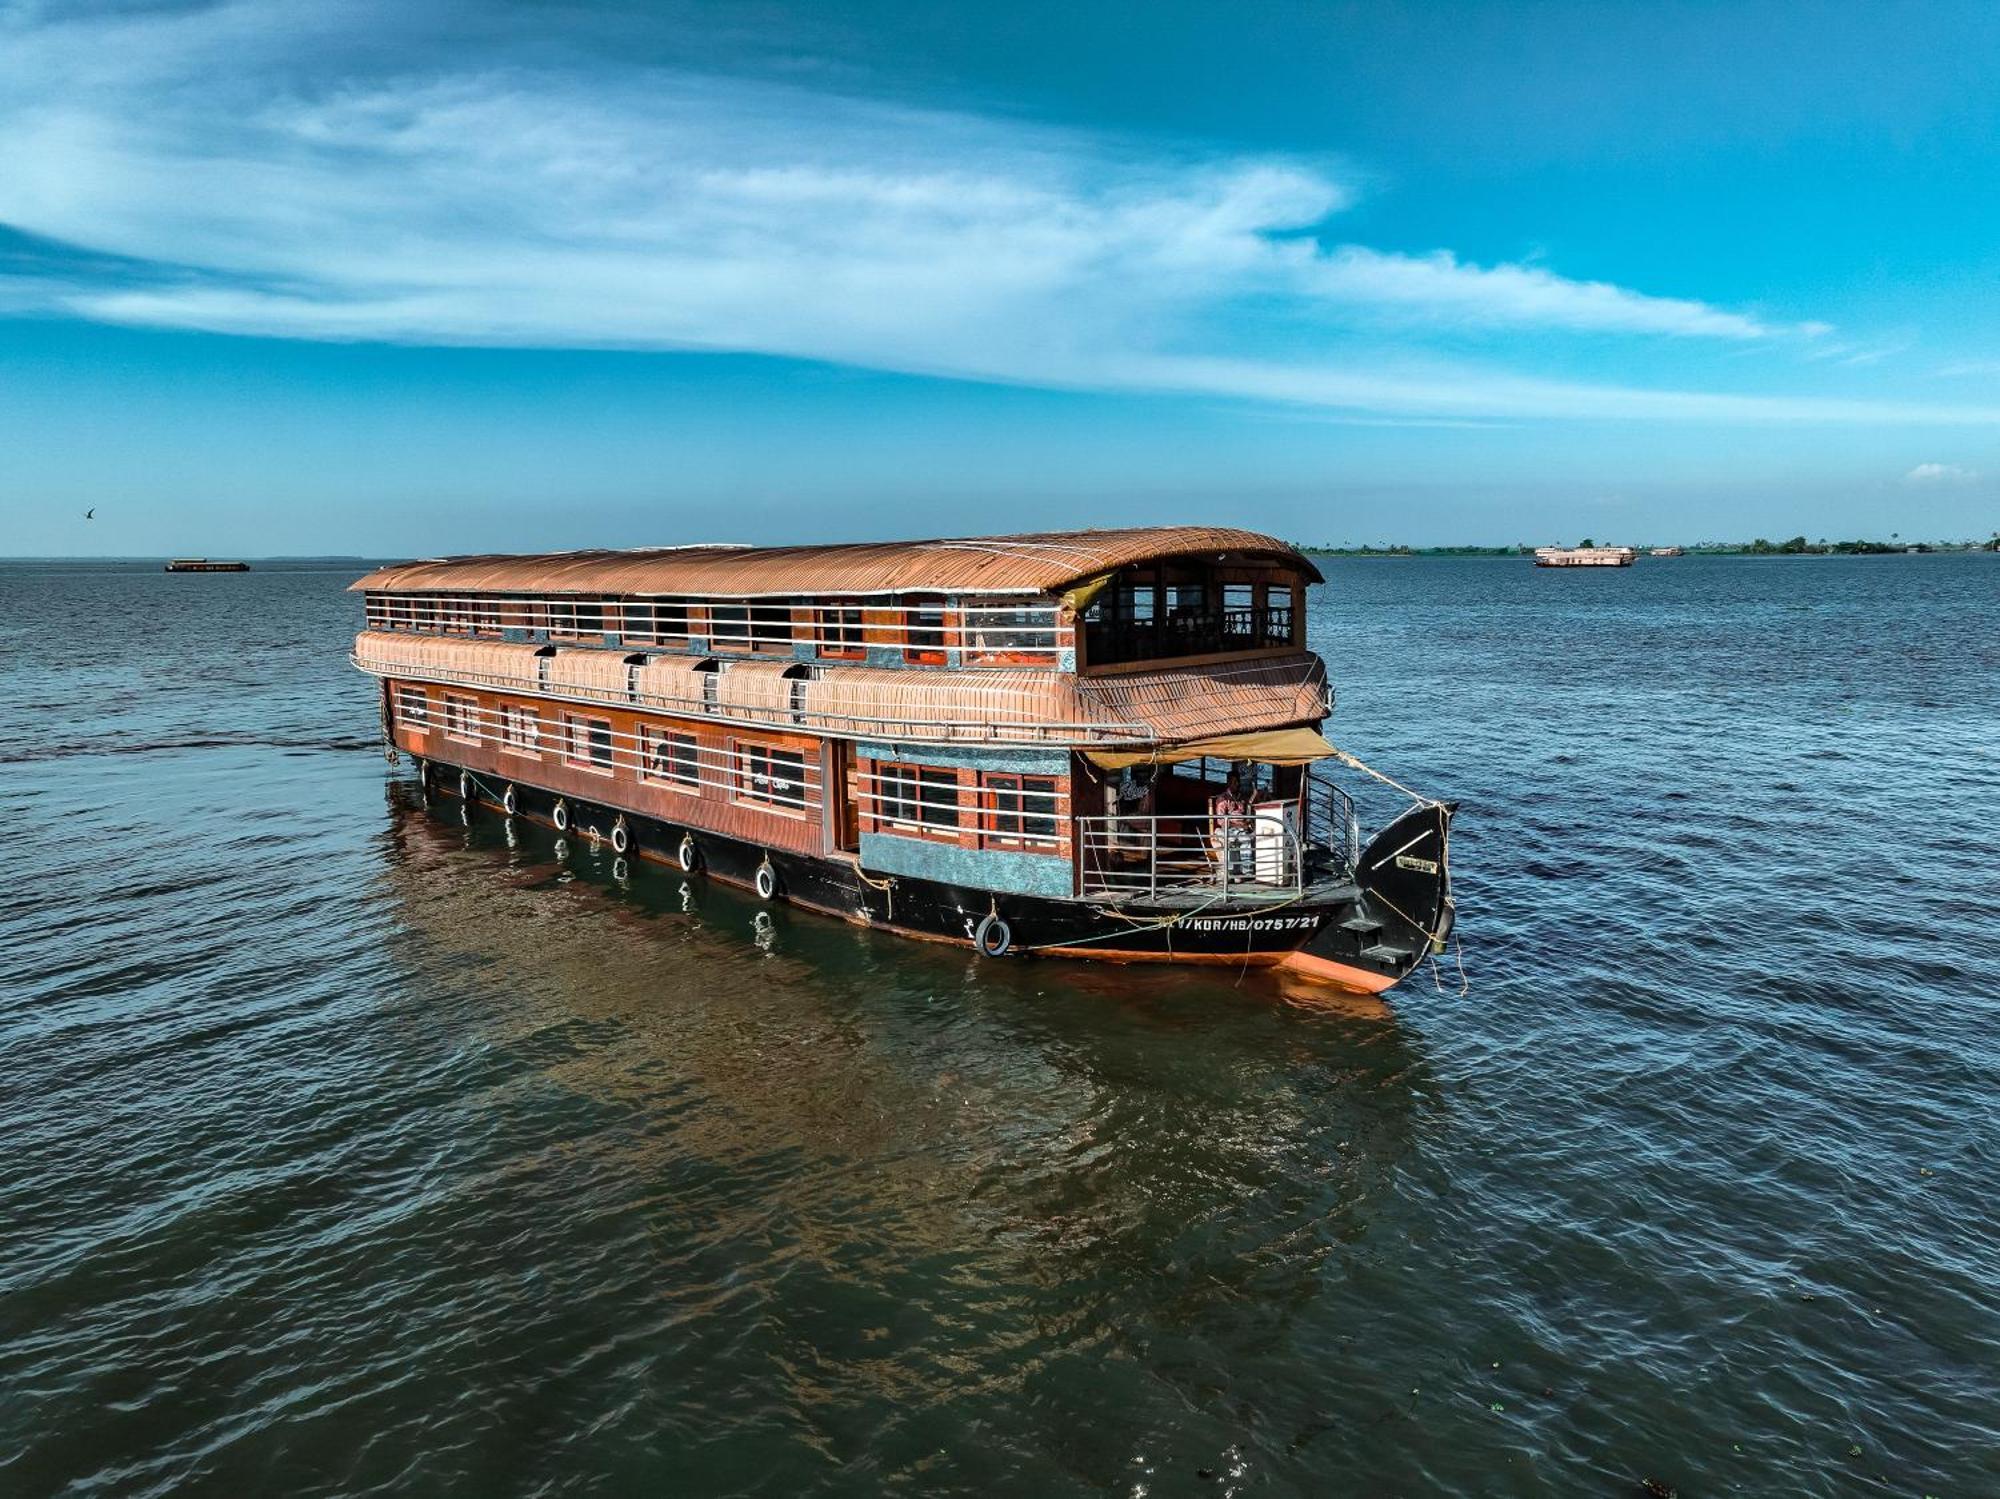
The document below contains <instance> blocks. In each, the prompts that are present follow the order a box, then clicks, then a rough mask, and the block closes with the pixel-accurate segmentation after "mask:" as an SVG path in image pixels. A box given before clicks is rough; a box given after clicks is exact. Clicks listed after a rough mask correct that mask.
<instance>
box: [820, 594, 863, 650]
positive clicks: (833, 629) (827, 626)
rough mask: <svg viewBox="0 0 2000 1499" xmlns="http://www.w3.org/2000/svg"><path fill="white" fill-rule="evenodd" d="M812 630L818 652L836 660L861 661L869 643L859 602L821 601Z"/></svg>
mask: <svg viewBox="0 0 2000 1499" xmlns="http://www.w3.org/2000/svg"><path fill="white" fill-rule="evenodd" d="M813 633H814V635H815V636H816V637H817V640H818V644H819V653H820V655H822V656H825V657H827V658H829V659H831V660H835V661H860V660H863V659H865V658H866V657H867V655H868V646H867V644H866V642H865V641H864V640H863V638H862V634H861V606H860V605H859V604H822V605H820V606H819V607H818V608H817V609H815V610H813Z"/></svg>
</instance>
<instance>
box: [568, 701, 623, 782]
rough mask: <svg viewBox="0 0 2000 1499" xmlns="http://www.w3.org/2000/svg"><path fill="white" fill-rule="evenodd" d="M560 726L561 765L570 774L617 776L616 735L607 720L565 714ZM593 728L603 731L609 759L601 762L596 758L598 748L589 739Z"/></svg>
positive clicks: (591, 739)
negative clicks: (567, 768) (568, 770)
mask: <svg viewBox="0 0 2000 1499" xmlns="http://www.w3.org/2000/svg"><path fill="white" fill-rule="evenodd" d="M562 722H563V743H562V758H563V764H565V765H567V766H569V767H570V768H571V769H572V770H583V771H588V772H590V773H591V774H592V775H600V776H609V775H616V774H617V773H618V734H617V731H616V730H614V729H613V728H612V727H611V720H610V719H608V718H599V717H596V716H595V715H592V714H583V713H565V714H564V715H563V717H562ZM595 728H602V729H603V730H604V748H605V753H606V755H607V756H608V757H609V758H608V759H605V760H602V761H600V760H599V759H598V758H597V756H596V754H595V750H596V748H597V745H596V742H595V740H594V738H593V737H592V735H591V730H592V729H595ZM579 750H581V753H579Z"/></svg>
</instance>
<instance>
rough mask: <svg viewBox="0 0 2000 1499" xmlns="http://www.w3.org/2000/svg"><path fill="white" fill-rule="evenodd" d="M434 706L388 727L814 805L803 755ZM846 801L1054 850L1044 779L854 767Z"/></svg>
mask: <svg viewBox="0 0 2000 1499" xmlns="http://www.w3.org/2000/svg"><path fill="white" fill-rule="evenodd" d="M439 697H440V699H441V700H440V702H439V703H438V706H437V719H436V720H433V718H432V706H433V705H432V693H431V691H430V690H429V689H426V688H423V687H414V686H408V685H399V686H398V687H397V689H396V716H397V719H398V721H399V722H401V723H402V724H403V725H405V726H406V727H408V728H411V729H418V730H428V729H429V728H431V727H432V726H433V723H434V722H436V723H437V725H438V726H439V727H441V728H442V729H443V731H444V734H445V737H446V738H448V739H451V740H455V741H457V742H460V743H464V744H473V745H478V744H495V745H497V746H498V747H499V748H500V750H501V752H502V753H503V754H517V755H521V756H524V757H533V758H540V757H541V756H542V755H543V754H545V753H552V754H555V755H557V756H559V757H560V758H561V760H562V761H563V763H564V764H566V765H569V766H571V767H573V768H575V769H578V770H587V771H591V772H594V773H596V774H600V775H616V774H618V773H619V772H620V771H621V770H630V771H631V772H632V773H633V774H634V775H635V776H636V778H637V779H638V780H639V781H641V782H643V783H645V784H648V785H656V786H661V787H665V788H667V789H669V790H674V791H681V792H685V793H687V794H689V795H700V794H702V793H703V792H705V791H706V792H714V793H717V794H720V795H724V796H727V797H729V798H731V799H732V800H735V801H738V802H743V803H750V804H755V805H758V806H763V807H769V808H773V809H776V810H779V811H787V812H792V813H797V814H804V813H806V812H809V811H815V810H817V809H818V808H819V807H820V805H821V800H822V798H821V788H820V784H819V764H818V761H817V759H816V758H814V757H811V756H809V755H808V754H807V753H806V752H805V751H803V750H799V749H793V748H788V747H786V746H783V745H774V744H768V743H764V742H762V741H759V740H755V739H746V738H740V737H732V738H730V739H729V740H728V741H727V743H726V744H723V745H712V744H705V743H703V742H702V741H701V740H700V739H698V738H697V737H696V735H694V734H693V733H691V732H689V731H687V730H683V729H675V728H669V727H666V726H663V725H658V724H641V725H640V726H639V727H638V730H637V732H636V733H625V732H623V731H620V730H618V729H615V728H614V727H613V725H612V722H611V720H610V719H608V718H603V717H599V716H597V715H595V714H590V713H576V712H567V711H551V712H548V713H546V714H545V713H544V712H543V710H541V709H539V708H534V707H529V706H527V705H525V704H520V703H502V704H500V705H499V706H498V707H496V708H487V707H485V706H483V705H482V704H481V703H480V701H479V700H478V699H477V698H474V697H472V696H470V695H467V694H464V693H457V692H444V693H441V694H439ZM853 795H854V799H855V801H856V803H857V805H858V808H859V810H860V811H861V812H862V813H863V815H864V816H865V817H866V819H867V823H868V826H869V828H870V829H871V830H872V831H875V832H885V833H892V834H897V835H900V836H904V837H918V838H928V839H933V840H936V841H940V842H946V843H956V844H961V845H968V846H973V847H980V848H1012V849H1034V850H1040V851H1043V852H1054V851H1056V850H1057V848H1058V847H1059V846H1060V844H1061V826H1062V821H1063V817H1064V812H1065V806H1064V795H1063V783H1062V781H1061V779H1060V778H1058V777H1056V776H1053V775H1024V774H1019V773H1016V772H1012V771H971V770H964V771H961V770H953V769H947V768H944V767H941V766H930V765H904V764H899V763H896V762H891V761H863V762H861V764H860V765H859V766H857V768H856V771H855V778H854V784H853Z"/></svg>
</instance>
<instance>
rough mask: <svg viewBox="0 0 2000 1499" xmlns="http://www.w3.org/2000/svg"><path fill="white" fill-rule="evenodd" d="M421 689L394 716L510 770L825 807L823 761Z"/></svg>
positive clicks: (400, 697) (403, 697) (795, 807)
mask: <svg viewBox="0 0 2000 1499" xmlns="http://www.w3.org/2000/svg"><path fill="white" fill-rule="evenodd" d="M416 690H417V689H413V688H409V687H403V688H399V690H398V693H397V697H396V702H395V711H396V716H397V719H398V721H399V722H400V723H402V724H403V725H404V726H406V727H409V728H413V729H419V730H424V731H428V732H430V733H433V734H438V735H441V736H442V737H443V738H444V739H445V740H446V741H447V743H452V744H467V745H486V746H491V747H493V748H495V749H498V750H499V751H500V754H501V755H502V757H503V759H502V762H501V763H502V765H503V767H504V766H505V765H506V764H507V763H509V762H510V761H515V760H518V762H519V763H520V764H521V765H523V766H524V767H525V766H527V765H535V764H554V765H563V766H566V767H568V768H569V769H571V770H583V771H590V772H593V773H596V774H599V775H605V776H608V777H610V778H612V779H631V780H636V781H638V782H639V783H640V784H643V785H647V786H662V787H665V788H666V789H668V790H675V791H685V792H688V793H690V794H694V795H700V794H702V793H704V792H714V793H720V794H721V795H722V796H724V797H727V798H728V799H730V800H733V801H738V802H742V803H744V804H746V805H754V806H765V807H773V808H776V809H778V810H780V811H787V812H795V813H808V812H816V811H818V810H819V808H820V806H821V805H822V802H823V795H822V790H821V786H820V764H819V759H818V757H817V756H816V755H805V754H801V753H800V752H799V751H796V750H792V749H789V748H788V747H786V746H782V745H764V744H743V743H737V744H733V745H727V746H724V745H709V744H701V743H699V742H695V743H693V744H691V745H690V744H676V743H675V739H676V738H680V739H685V738H686V737H687V736H685V735H678V736H677V735H676V734H675V731H673V730H671V729H654V728H652V727H650V726H649V727H643V728H641V729H640V730H639V732H638V733H636V734H634V733H627V732H625V731H624V730H621V729H619V728H616V727H615V726H611V725H609V724H608V723H607V722H606V721H604V720H596V721H592V722H578V721H577V720H578V719H579V717H580V715H576V714H564V713H560V712H558V713H553V714H550V715H547V716H542V715H539V714H536V713H535V712H534V711H533V710H532V709H519V708H514V707H512V706H503V707H500V708H487V707H484V706H482V705H481V704H479V703H478V702H476V701H474V700H471V699H457V700H454V699H453V698H452V697H451V695H449V694H446V693H429V694H426V695H425V698H424V700H423V702H422V704H421V706H420V707H419V705H418V704H417V703H416V702H415V701H414V700H413V694H414V692H415V691H416ZM593 738H594V739H596V740H599V741H602V742H603V743H604V744H605V745H606V747H607V751H608V756H607V758H604V759H598V758H595V757H594V756H593V748H594V746H593ZM794 757H796V758H794ZM495 774H496V775H504V774H505V771H504V769H503V770H501V771H496V772H495Z"/></svg>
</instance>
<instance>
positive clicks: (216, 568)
mask: <svg viewBox="0 0 2000 1499" xmlns="http://www.w3.org/2000/svg"><path fill="white" fill-rule="evenodd" d="M166 570H167V571H168V572H170V573H247V572H249V571H250V564H249V563H247V562H210V561H209V560H208V558H206V557H176V558H174V560H173V561H171V562H169V563H168V564H167V569H166Z"/></svg>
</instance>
